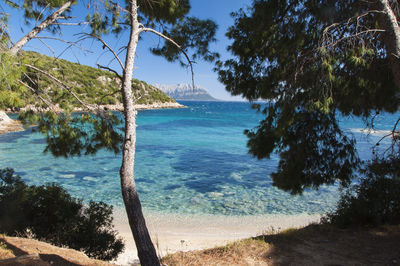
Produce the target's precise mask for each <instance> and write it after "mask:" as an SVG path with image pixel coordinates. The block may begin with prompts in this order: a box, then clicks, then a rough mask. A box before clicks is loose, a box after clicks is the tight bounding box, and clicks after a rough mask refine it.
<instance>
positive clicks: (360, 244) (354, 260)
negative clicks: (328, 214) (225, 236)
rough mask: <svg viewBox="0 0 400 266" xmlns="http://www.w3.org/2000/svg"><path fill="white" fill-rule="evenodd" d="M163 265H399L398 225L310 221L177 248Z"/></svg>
mask: <svg viewBox="0 0 400 266" xmlns="http://www.w3.org/2000/svg"><path fill="white" fill-rule="evenodd" d="M162 262H163V263H164V264H166V265H169V266H172V265H399V264H400V226H388V227H382V228H378V229H347V230H340V229H335V228H332V227H329V226H321V225H310V226H307V227H305V228H301V229H288V230H284V231H281V232H280V233H269V234H264V235H262V236H259V237H256V238H254V239H247V240H242V241H238V242H234V243H232V244H229V245H227V246H224V247H217V248H213V249H207V250H201V251H192V252H178V253H175V254H171V255H168V256H166V257H164V258H163V260H162Z"/></svg>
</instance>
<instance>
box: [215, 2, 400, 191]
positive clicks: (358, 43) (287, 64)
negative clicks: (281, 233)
mask: <svg viewBox="0 0 400 266" xmlns="http://www.w3.org/2000/svg"><path fill="white" fill-rule="evenodd" d="M386 4H387V5H386ZM388 7H389V9H388ZM398 10H399V9H398V2H397V1H390V2H389V1H383V0H382V1H310V0H299V1H297V0H286V1H284V0H269V1H266V0H255V1H254V2H253V5H252V6H251V7H250V8H249V9H248V10H240V11H238V12H236V13H234V14H233V16H234V18H235V23H234V25H233V26H232V27H231V28H230V29H229V31H228V32H227V36H228V37H229V38H230V39H231V40H232V41H233V42H232V44H231V45H230V46H229V48H228V50H229V51H230V52H231V53H232V59H229V60H226V61H224V62H222V61H220V62H218V63H217V67H216V69H217V71H218V74H219V79H220V80H221V81H222V82H223V83H224V84H225V85H226V88H227V90H228V91H230V92H231V93H232V94H233V95H242V96H244V97H246V98H247V99H249V100H250V101H255V100H265V101H267V104H266V105H265V106H264V107H261V105H257V108H258V109H259V110H260V111H262V112H263V113H264V114H265V119H264V120H263V121H261V122H260V125H259V126H257V127H256V128H254V129H252V130H247V131H245V133H246V134H247V136H248V137H249V141H248V147H249V150H250V153H251V154H253V155H254V156H256V157H258V158H259V159H261V158H269V156H270V155H271V153H273V152H278V153H280V162H279V166H278V169H277V171H276V172H275V173H273V174H272V179H273V182H274V185H276V186H278V187H279V188H281V189H284V190H286V191H290V192H291V193H301V192H302V191H303V190H304V189H305V188H307V187H312V188H317V187H319V186H320V185H322V184H332V183H334V182H335V181H340V182H341V184H342V185H347V184H349V182H350V180H351V178H352V175H353V173H354V170H355V169H357V167H358V166H359V159H358V156H357V152H356V150H355V141H354V139H352V137H351V136H349V135H347V134H345V133H344V132H343V131H342V130H341V129H340V127H339V122H338V114H339V113H341V114H343V115H354V116H360V117H363V118H365V120H366V121H371V119H372V118H373V116H374V114H376V113H378V112H382V111H385V112H395V111H397V110H398V108H399V103H400V102H399V93H398V91H399V85H398V83H396V79H397V76H396V75H395V74H394V73H397V72H396V71H397V68H398V67H399V63H400V61H398V58H397V55H398V50H397V48H399V47H397V48H396V45H395V43H396V32H397V31H398V24H397V21H394V22H395V23H391V22H393V20H390V19H392V18H393V16H392V17H390V15H394V17H395V18H396V19H398V17H399V11H398ZM396 26H397V28H396ZM397 37H400V35H399V36H397ZM396 58H397V59H396ZM396 84H397V85H396ZM370 125H371V124H370ZM395 134H396V128H394V129H393V132H392V136H395ZM393 141H396V138H393Z"/></svg>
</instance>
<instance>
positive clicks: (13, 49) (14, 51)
mask: <svg viewBox="0 0 400 266" xmlns="http://www.w3.org/2000/svg"><path fill="white" fill-rule="evenodd" d="M73 2H74V1H73V0H70V1H67V2H65V4H63V5H62V6H61V7H60V8H59V9H57V10H56V11H55V12H54V13H53V14H51V15H50V16H48V17H47V18H46V19H45V20H43V21H42V23H40V24H39V26H36V27H35V28H33V29H32V30H31V31H30V32H28V34H26V35H25V36H24V37H22V38H21V39H20V40H19V41H18V42H16V43H15V44H14V46H13V47H11V49H10V53H11V54H12V55H16V54H17V53H18V52H19V50H21V48H22V47H23V46H24V45H25V44H26V43H27V42H29V41H30V40H31V39H32V38H35V36H36V35H38V34H39V33H40V32H41V31H42V30H43V29H45V28H46V27H48V26H50V25H51V24H52V23H53V22H54V21H55V20H56V19H57V18H58V17H59V16H60V15H61V14H62V13H63V12H64V11H65V10H67V9H68V8H69V7H70V6H71V5H72V3H73Z"/></svg>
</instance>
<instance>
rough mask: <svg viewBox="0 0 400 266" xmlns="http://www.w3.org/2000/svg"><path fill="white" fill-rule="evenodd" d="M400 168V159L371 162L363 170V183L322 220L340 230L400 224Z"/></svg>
mask: <svg viewBox="0 0 400 266" xmlns="http://www.w3.org/2000/svg"><path fill="white" fill-rule="evenodd" d="M392 160H393V161H392ZM393 162H395V163H393ZM392 167H395V169H393V168H392ZM399 167H400V164H399V161H398V160H397V159H389V160H385V161H377V160H376V161H374V162H373V163H371V164H370V165H369V166H368V167H367V169H366V170H364V172H365V178H363V179H362V180H361V182H360V184H357V185H354V186H352V187H351V188H349V189H347V190H346V191H345V192H344V193H343V194H342V196H341V199H340V201H339V203H338V207H337V209H336V210H335V211H333V212H331V213H328V214H327V215H326V216H325V217H324V218H323V219H322V221H323V222H324V223H331V224H333V225H336V226H339V227H351V226H365V225H367V226H381V225H387V224H389V225H399V224H400V178H399V177H400V171H399V170H400V169H399Z"/></svg>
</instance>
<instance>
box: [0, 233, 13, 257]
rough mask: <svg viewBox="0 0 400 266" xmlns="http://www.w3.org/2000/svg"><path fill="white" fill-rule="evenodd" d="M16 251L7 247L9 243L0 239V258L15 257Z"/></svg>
mask: <svg viewBox="0 0 400 266" xmlns="http://www.w3.org/2000/svg"><path fill="white" fill-rule="evenodd" d="M2 237H4V236H3V235H0V238H2ZM14 257H15V256H14V253H13V252H12V251H11V250H10V249H8V248H7V244H6V243H5V242H4V241H2V240H0V258H2V259H9V258H14Z"/></svg>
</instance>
